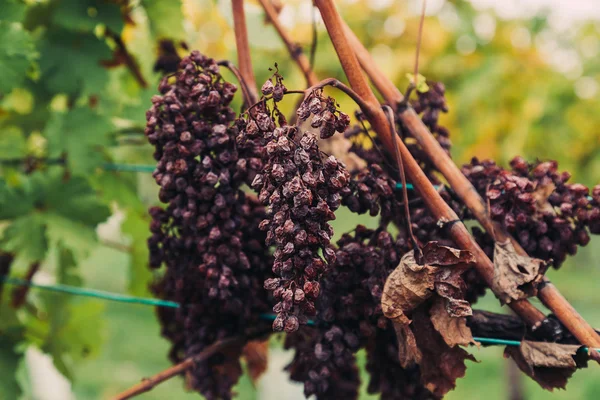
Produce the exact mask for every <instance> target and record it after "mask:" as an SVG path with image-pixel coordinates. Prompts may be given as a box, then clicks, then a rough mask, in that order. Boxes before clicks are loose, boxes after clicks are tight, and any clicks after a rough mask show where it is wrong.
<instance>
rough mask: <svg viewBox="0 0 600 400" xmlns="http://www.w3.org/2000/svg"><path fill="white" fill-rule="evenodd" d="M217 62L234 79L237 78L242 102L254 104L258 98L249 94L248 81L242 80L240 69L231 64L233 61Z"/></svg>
mask: <svg viewBox="0 0 600 400" xmlns="http://www.w3.org/2000/svg"><path fill="white" fill-rule="evenodd" d="M217 64H218V65H220V66H222V67H225V68H227V69H228V70H229V71H231V73H232V74H233V75H234V76H235V79H237V81H238V82H239V84H240V87H241V88H242V95H243V96H244V102H245V103H246V104H247V105H251V104H254V103H256V102H257V101H258V99H255V98H254V97H253V95H252V94H251V92H250V89H249V88H248V83H247V82H246V81H245V80H244V77H243V76H242V73H241V72H240V70H239V69H238V68H237V67H236V66H235V65H233V63H232V62H231V61H229V60H221V61H218V62H217Z"/></svg>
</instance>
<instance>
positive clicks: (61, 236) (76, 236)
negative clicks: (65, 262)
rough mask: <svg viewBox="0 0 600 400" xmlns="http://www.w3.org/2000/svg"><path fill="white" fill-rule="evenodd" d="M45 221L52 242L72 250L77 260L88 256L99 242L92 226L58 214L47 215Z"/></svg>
mask: <svg viewBox="0 0 600 400" xmlns="http://www.w3.org/2000/svg"><path fill="white" fill-rule="evenodd" d="M45 222H46V232H47V237H48V239H49V241H50V243H51V244H53V245H56V246H57V247H64V248H67V249H69V250H71V252H72V257H73V258H74V259H75V260H77V261H81V260H83V259H85V258H87V257H88V256H89V254H90V252H91V251H92V250H93V248H94V247H95V246H96V244H97V242H96V233H95V231H94V229H91V228H90V227H87V226H85V225H82V224H80V223H77V222H74V221H72V220H69V219H67V218H63V217H61V216H60V215H56V214H47V215H45Z"/></svg>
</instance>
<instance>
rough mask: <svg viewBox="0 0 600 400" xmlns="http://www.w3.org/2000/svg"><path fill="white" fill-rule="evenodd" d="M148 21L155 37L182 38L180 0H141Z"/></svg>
mask: <svg viewBox="0 0 600 400" xmlns="http://www.w3.org/2000/svg"><path fill="white" fill-rule="evenodd" d="M142 5H143V6H144V9H145V10H146V14H147V15H148V19H149V21H150V29H151V31H152V34H153V35H154V36H155V37H157V38H174V39H184V31H183V12H182V11H181V6H182V4H181V0H174V1H169V2H165V1H161V0H142Z"/></svg>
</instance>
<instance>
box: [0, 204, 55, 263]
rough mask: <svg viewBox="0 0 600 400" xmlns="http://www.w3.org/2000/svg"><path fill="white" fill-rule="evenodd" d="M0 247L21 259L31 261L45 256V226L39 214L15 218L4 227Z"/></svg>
mask: <svg viewBox="0 0 600 400" xmlns="http://www.w3.org/2000/svg"><path fill="white" fill-rule="evenodd" d="M0 249H2V250H3V251H6V252H9V253H17V254H18V255H19V258H20V259H21V260H22V261H25V262H28V263H32V262H36V261H41V260H43V259H44V258H45V257H46V251H47V250H48V240H47V238H46V226H45V224H44V219H43V218H42V216H41V215H40V214H37V213H33V214H31V215H27V216H25V217H20V218H17V219H16V220H14V221H13V223H12V224H10V226H8V228H6V229H5V231H4V234H3V237H2V240H0Z"/></svg>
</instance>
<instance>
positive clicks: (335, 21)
mask: <svg viewBox="0 0 600 400" xmlns="http://www.w3.org/2000/svg"><path fill="white" fill-rule="evenodd" d="M314 4H315V5H316V6H317V7H318V8H319V11H320V12H321V16H322V17H323V21H324V22H325V26H326V28H327V31H328V33H329V37H330V38H331V41H332V42H333V46H334V48H335V50H336V52H337V54H338V58H339V60H340V63H341V64H342V68H343V69H344V72H345V73H346V77H347V78H348V81H349V82H350V87H351V88H352V89H353V90H354V91H356V93H357V94H358V95H359V96H360V97H361V98H362V99H363V100H364V102H365V103H366V106H365V108H364V109H362V111H363V113H364V114H365V116H366V117H367V119H368V120H369V122H370V123H371V126H372V127H373V130H375V132H376V133H377V135H378V136H379V138H380V139H381V141H382V142H383V144H384V147H385V148H387V149H388V151H390V152H392V150H391V149H393V147H394V141H393V137H392V135H393V133H392V130H391V127H390V125H389V123H388V121H387V118H386V117H385V114H384V112H383V110H382V109H381V107H380V105H379V101H378V100H377V98H376V97H375V95H374V94H373V92H372V91H371V88H370V87H369V84H368V83H367V80H366V79H365V77H364V75H363V74H362V71H361V68H360V65H359V63H358V59H357V58H356V54H355V53H354V50H353V48H352V46H351V44H350V42H349V40H348V39H347V37H346V34H345V29H344V24H343V22H342V19H341V16H340V15H339V13H338V11H337V10H336V8H335V4H334V3H333V1H332V0H314ZM397 142H398V143H396V146H397V147H398V150H399V151H400V154H401V156H402V159H403V160H404V168H405V170H406V174H407V176H408V177H409V178H410V180H411V183H412V184H413V185H414V187H415V188H416V189H417V191H418V192H419V194H420V195H421V197H422V198H423V200H424V202H425V204H426V205H427V207H428V209H429V210H430V211H431V213H432V214H433V215H434V217H435V218H437V219H438V220H439V219H444V220H447V221H455V220H458V219H459V218H458V216H457V215H456V213H455V212H454V211H453V210H452V209H451V208H450V206H448V204H446V202H445V201H444V199H442V197H441V196H440V194H439V193H438V192H437V190H436V189H435V188H434V187H433V185H432V184H431V182H430V181H429V179H428V178H427V176H426V175H425V173H424V172H423V170H421V167H420V166H419V164H418V163H417V162H416V160H415V159H414V158H413V156H412V154H411V153H410V151H409V150H408V149H407V147H406V146H405V145H404V143H403V142H402V141H397ZM447 229H448V233H449V234H450V235H451V237H452V238H453V239H454V241H455V242H456V244H457V245H458V246H459V247H460V248H462V249H465V250H468V251H470V252H471V253H472V254H473V256H474V257H475V260H476V268H477V271H478V272H479V274H480V275H481V276H482V277H483V278H484V279H485V281H486V282H487V284H488V286H491V283H492V281H493V277H494V265H493V263H492V261H491V260H490V259H489V258H488V257H487V255H486V254H485V253H484V252H483V250H481V248H480V247H479V245H478V244H477V242H476V241H475V239H474V238H473V237H472V236H471V235H470V233H469V231H468V230H467V228H466V227H465V226H464V224H462V223H455V224H452V225H450V226H448V227H447ZM509 306H510V307H511V308H512V309H513V310H514V311H515V312H516V313H517V314H518V315H519V316H520V317H521V318H522V319H523V320H524V321H525V322H526V323H527V324H528V325H529V326H537V325H539V324H541V323H542V321H543V320H544V319H545V315H544V314H543V313H542V312H541V311H540V310H538V309H537V308H536V307H534V306H533V305H532V304H531V303H530V302H529V301H528V300H519V301H514V302H511V303H510V304H509Z"/></svg>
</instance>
